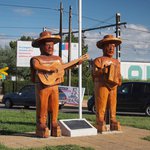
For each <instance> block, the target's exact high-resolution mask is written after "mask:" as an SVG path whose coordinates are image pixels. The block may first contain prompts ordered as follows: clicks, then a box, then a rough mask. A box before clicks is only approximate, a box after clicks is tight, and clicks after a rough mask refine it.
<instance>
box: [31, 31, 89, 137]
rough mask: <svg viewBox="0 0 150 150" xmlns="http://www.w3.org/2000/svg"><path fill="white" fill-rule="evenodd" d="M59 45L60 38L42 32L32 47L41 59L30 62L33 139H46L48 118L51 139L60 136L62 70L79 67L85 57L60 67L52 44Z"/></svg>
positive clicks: (61, 64) (59, 59) (60, 61)
mask: <svg viewBox="0 0 150 150" xmlns="http://www.w3.org/2000/svg"><path fill="white" fill-rule="evenodd" d="M59 41H60V36H54V35H52V34H51V32H48V31H44V32H42V33H41V34H40V37H39V38H38V39H36V40H34V41H33V42H32V46H33V47H37V48H40V52H41V55H40V56H35V57H32V58H31V61H30V65H31V75H32V81H33V82H34V83H35V87H36V118H37V121H36V135H37V136H39V137H45V138H46V137H49V135H50V131H49V128H48V127H47V114H48V112H49V113H50V114H51V116H50V118H51V125H50V126H51V135H52V136H56V137H57V136H61V130H60V127H59V125H58V123H57V119H58V111H59V91H58V84H60V83H62V82H63V81H64V69H69V68H71V67H74V66H76V65H79V64H81V63H82V61H83V60H84V59H87V57H86V56H83V58H79V59H77V60H74V61H71V62H70V63H67V64H63V63H62V59H61V58H60V57H59V56H55V55H53V52H54V44H56V43H57V42H59Z"/></svg>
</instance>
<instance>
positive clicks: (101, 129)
mask: <svg viewBox="0 0 150 150" xmlns="http://www.w3.org/2000/svg"><path fill="white" fill-rule="evenodd" d="M96 128H97V131H98V132H100V133H102V132H105V131H107V127H106V123H105V121H100V122H99V123H98V124H97V127H96Z"/></svg>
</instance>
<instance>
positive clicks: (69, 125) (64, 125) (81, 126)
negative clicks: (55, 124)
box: [59, 119, 97, 137]
mask: <svg viewBox="0 0 150 150" xmlns="http://www.w3.org/2000/svg"><path fill="white" fill-rule="evenodd" d="M59 125H60V128H61V132H62V135H63V136H70V137H76V136H90V135H97V129H96V128H95V127H94V126H92V125H91V124H90V123H89V122H88V121H87V120H86V119H67V120H59Z"/></svg>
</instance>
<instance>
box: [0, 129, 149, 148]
mask: <svg viewBox="0 0 150 150" xmlns="http://www.w3.org/2000/svg"><path fill="white" fill-rule="evenodd" d="M122 129H123V132H122V133H114V134H98V135H96V136H84V137H65V136H62V137H49V138H46V139H43V138H37V137H34V133H24V134H22V135H0V143H1V144H3V145H5V146H7V147H11V148H31V147H32V148H33V147H34V148H36V147H44V146H56V145H68V144H76V145H80V146H84V147H92V148H94V149H95V150H149V149H150V142H149V141H146V140H143V139H142V138H143V137H146V136H149V135H150V131H148V130H143V129H136V128H132V127H125V126H123V127H122Z"/></svg>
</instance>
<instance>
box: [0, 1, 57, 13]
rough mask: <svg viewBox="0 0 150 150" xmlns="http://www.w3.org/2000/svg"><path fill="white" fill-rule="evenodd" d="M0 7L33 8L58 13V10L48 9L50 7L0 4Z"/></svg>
mask: <svg viewBox="0 0 150 150" xmlns="http://www.w3.org/2000/svg"><path fill="white" fill-rule="evenodd" d="M0 6H6V7H24V8H33V9H49V10H55V11H59V9H55V8H50V7H39V6H25V5H24V6H23V5H12V4H2V3H0Z"/></svg>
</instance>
